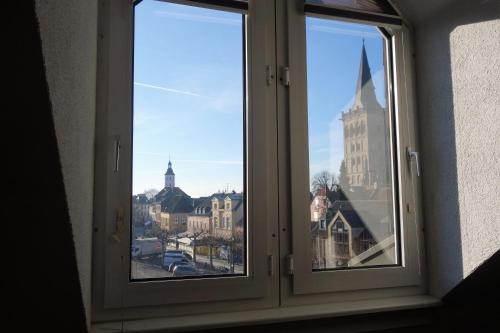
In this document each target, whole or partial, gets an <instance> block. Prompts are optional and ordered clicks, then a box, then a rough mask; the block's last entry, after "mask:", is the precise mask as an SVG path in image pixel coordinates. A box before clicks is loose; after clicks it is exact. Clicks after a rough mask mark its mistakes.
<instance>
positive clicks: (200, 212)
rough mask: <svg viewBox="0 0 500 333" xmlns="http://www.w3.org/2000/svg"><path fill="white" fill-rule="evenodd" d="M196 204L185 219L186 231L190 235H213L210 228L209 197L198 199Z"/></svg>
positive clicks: (210, 203)
mask: <svg viewBox="0 0 500 333" xmlns="http://www.w3.org/2000/svg"><path fill="white" fill-rule="evenodd" d="M197 201H198V204H197V205H196V206H195V207H194V209H193V211H192V212H191V213H189V214H188V217H187V231H188V233H189V234H191V235H195V234H200V233H201V234H206V235H212V234H213V226H212V222H211V220H212V199H211V197H202V198H199V199H198V200H197Z"/></svg>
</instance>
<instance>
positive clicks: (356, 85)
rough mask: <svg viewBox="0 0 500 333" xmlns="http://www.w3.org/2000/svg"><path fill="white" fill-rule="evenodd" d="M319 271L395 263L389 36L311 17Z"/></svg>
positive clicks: (314, 229)
mask: <svg viewBox="0 0 500 333" xmlns="http://www.w3.org/2000/svg"><path fill="white" fill-rule="evenodd" d="M306 28H307V34H306V37H307V82H308V86H307V89H308V119H309V171H310V190H311V193H310V198H311V200H310V212H311V221H310V224H311V246H312V254H313V258H312V268H313V270H321V269H338V268H348V267H361V266H362V267H366V266H380V265H392V264H396V263H397V260H396V233H395V214H394V197H395V194H394V184H393V175H392V172H393V166H392V157H391V156H392V145H391V135H390V132H391V131H390V127H391V126H390V119H391V117H390V115H389V112H388V107H387V99H388V98H387V78H386V68H385V66H386V61H385V51H384V50H385V38H384V37H383V36H382V35H381V34H380V32H379V31H378V30H377V29H376V28H374V27H372V26H368V25H361V24H353V23H345V22H339V21H334V20H326V19H318V18H312V17H307V19H306Z"/></svg>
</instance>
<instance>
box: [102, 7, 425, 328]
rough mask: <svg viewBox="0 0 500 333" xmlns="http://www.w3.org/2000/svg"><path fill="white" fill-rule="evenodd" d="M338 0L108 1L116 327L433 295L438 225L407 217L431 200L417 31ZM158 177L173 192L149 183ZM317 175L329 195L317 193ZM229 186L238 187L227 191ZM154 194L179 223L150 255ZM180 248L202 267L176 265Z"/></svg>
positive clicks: (106, 232) (106, 235) (105, 236)
mask: <svg viewBox="0 0 500 333" xmlns="http://www.w3.org/2000/svg"><path fill="white" fill-rule="evenodd" d="M337 2H338V1H321V2H320V1H312V0H311V1H299V0H289V1H281V0H279V1H275V0H269V1H254V0H250V3H248V1H243V0H228V1H222V2H215V1H201V0H200V1H196V0H186V1H173V0H172V1H168V0H165V1H152V0H143V1H136V2H135V4H134V3H132V2H130V1H125V0H124V1H111V0H103V9H102V11H101V12H100V15H101V14H102V20H103V23H102V24H101V26H100V36H102V39H100V46H99V50H100V51H99V52H100V57H99V59H100V60H99V61H100V63H99V66H100V67H99V68H100V70H99V76H100V83H101V85H100V86H101V89H100V90H99V98H98V101H99V103H98V108H99V112H98V115H99V117H98V118H99V119H98V122H97V132H98V135H96V140H97V145H96V147H97V148H96V149H97V154H98V155H99V156H107V157H108V158H102V159H96V199H95V200H96V203H99V204H98V205H97V204H96V207H97V208H96V225H97V226H98V228H97V230H99V231H98V232H97V233H96V236H95V240H96V242H95V246H96V251H94V253H102V254H103V255H102V256H99V257H97V256H96V257H95V262H94V265H95V271H96V288H94V289H95V291H94V293H95V294H94V296H95V299H96V304H97V305H96V313H98V314H99V315H100V316H101V317H102V318H106V320H122V319H129V318H130V319H132V318H138V316H140V315H138V313H147V310H148V309H154V311H155V312H154V313H155V315H156V314H158V315H159V316H181V315H182V316H189V315H193V311H196V312H198V313H202V312H205V313H206V312H227V311H231V310H233V309H234V310H245V309H249V308H252V309H258V308H261V309H264V308H269V307H271V306H278V305H277V304H285V305H295V304H315V303H317V302H318V300H320V301H321V302H323V303H327V302H329V301H335V300H336V297H339V296H338V295H339V294H337V292H340V293H341V295H344V294H342V293H349V296H348V298H349V299H352V300H360V299H363V297H366V295H370V297H376V295H377V293H379V294H380V290H383V289H384V288H387V289H390V290H391V295H404V293H405V289H404V288H408V287H418V286H420V285H421V277H420V276H419V273H418V272H419V271H418V265H417V263H418V261H419V260H420V257H419V256H420V254H419V252H418V251H417V248H418V247H417V243H418V242H420V241H421V234H420V233H419V231H418V230H421V229H420V228H419V223H420V221H418V220H415V216H420V215H421V214H413V215H412V214H409V213H408V212H407V211H406V210H405V209H401V207H406V205H407V204H408V205H410V206H411V207H416V202H417V201H416V199H415V198H418V196H419V193H418V192H416V191H417V189H418V186H415V187H413V186H414V185H412V184H416V183H417V180H416V179H413V178H412V177H413V175H412V174H411V173H410V172H409V171H408V170H411V168H409V167H408V161H407V159H406V158H405V155H404V153H403V152H404V151H405V149H406V147H408V146H411V145H412V144H411V143H412V142H415V141H414V140H415V139H414V137H415V136H414V133H413V127H412V126H408V124H410V125H411V124H412V119H413V116H411V115H412V113H413V112H414V111H413V109H411V105H413V103H412V101H411V100H407V99H408V98H410V97H411V92H410V91H406V87H409V86H411V85H410V84H409V82H410V81H409V80H411V77H412V69H411V67H409V66H410V64H411V61H409V58H408V56H409V50H408V49H406V47H407V45H409V43H406V41H407V39H408V38H409V37H408V33H407V30H406V28H405V27H404V26H402V25H401V19H400V18H399V17H397V14H396V15H394V14H386V13H385V12H384V14H383V15H381V14H380V13H378V14H377V12H374V13H371V14H370V15H369V16H366V15H365V14H366V13H365V14H363V13H362V12H360V11H359V10H358V9H359V8H358V9H355V10H353V9H352V8H350V7H349V6H348V7H345V6H344V5H345V3H346V2H345V1H343V2H338V3H337ZM382 2H383V1H382ZM331 3H337V5H336V6H335V8H334V9H332V8H333V7H331V6H329V4H331ZM340 3H343V4H344V5H342V4H340ZM384 3H385V2H384ZM339 4H340V5H339ZM339 8H340V9H339ZM353 15H355V16H356V15H359V17H358V16H356V17H357V19H356V20H355V23H353V22H346V21H344V19H345V18H352V16H353ZM388 15H389V16H388ZM101 30H102V31H101ZM173 32H175V33H173ZM403 37H404V38H405V43H403V42H402V41H403ZM403 58H404V60H405V61H403ZM287 69H288V71H287ZM287 73H289V75H287ZM288 77H289V78H290V82H287V78H288ZM336 87H344V88H343V89H336ZM131 91H132V93H131ZM395 92H397V93H398V95H394V93H395ZM339 115H340V116H339ZM396 115H397V117H396ZM339 118H340V119H339ZM401 124H405V126H401ZM373 127H375V129H379V130H377V131H371V129H372V128H373ZM208 128H210V129H213V128H215V129H216V130H215V131H213V130H207V129H208ZM342 131H343V133H344V135H342ZM354 137H356V139H354ZM364 141H366V142H367V145H368V146H367V147H366V148H367V149H364V147H363V142H364ZM373 146H374V147H378V151H377V152H372V151H370V149H369V147H373ZM151 149H153V150H155V149H156V150H155V151H151ZM166 153H170V154H171V156H172V159H171V160H169V159H168V158H167V159H166V158H165V154H166ZM160 156H161V157H162V158H160ZM361 161H369V163H370V169H369V170H368V168H365V167H363V166H362V165H361ZM364 165H367V163H364ZM151 170H156V171H158V177H157V179H159V180H155V181H154V182H157V181H158V182H159V183H160V185H155V184H156V183H154V184H149V183H148V181H149V180H150V179H151V172H150V171H151ZM156 171H155V172H156ZM361 173H363V174H362V175H361ZM317 174H322V175H323V176H324V177H323V179H322V183H321V184H322V188H323V189H324V201H321V202H320V201H319V198H315V199H314V201H313V198H314V195H315V193H313V188H311V186H310V185H311V184H312V181H311V180H312V179H313V178H314V177H315V176H316V175H317ZM176 178H177V179H176ZM278 179H282V180H283V182H282V183H281V182H280V183H278ZM361 180H363V181H362V182H361ZM396 180H397V181H396ZM174 182H175V186H174V185H171V184H174ZM227 183H229V185H228V184H227ZM227 186H231V187H234V188H235V192H233V193H232V194H228V193H225V192H224V193H221V192H220V190H219V189H220V188H227ZM281 186H283V188H282V187H281ZM154 187H158V188H157V190H158V193H157V194H155V195H154V196H153V197H152V199H151V200H150V202H148V203H147V205H149V206H148V207H149V211H150V212H151V214H153V215H155V216H153V217H154V220H155V221H157V222H161V224H162V225H161V227H162V228H159V229H161V230H155V232H156V234H155V235H154V237H152V238H155V237H156V238H157V239H156V241H158V242H159V243H160V244H163V247H164V248H161V246H162V245H160V249H161V251H159V253H152V254H151V256H152V259H151V262H144V261H139V260H136V258H133V256H132V254H131V251H130V250H131V244H132V242H133V241H134V239H131V237H132V236H131V235H132V233H130V232H129V231H130V228H131V226H132V224H133V223H134V221H133V220H132V219H133V216H139V215H140V214H134V213H136V212H138V211H139V210H140V209H142V207H140V206H139V204H138V201H137V200H135V198H137V197H136V196H138V195H140V194H141V193H142V192H143V191H144V190H146V189H150V188H154ZM322 195H323V194H322ZM228 196H229V198H231V201H230V202H225V201H226V198H228ZM236 196H239V197H240V198H241V201H240V199H237V200H235V199H233V198H235V197H236ZM131 198H132V199H131ZM321 198H323V196H322V197H321ZM322 200H323V199H322ZM231 202H232V204H231ZM200 206H203V207H207V208H208V209H207V212H208V213H207V212H206V211H205V209H204V208H200ZM315 207H316V208H315ZM210 208H211V209H210ZM287 209H289V210H287ZM416 209H417V208H416ZM162 210H163V211H162ZM155 212H156V213H155ZM160 213H161V214H160ZM202 214H203V215H202ZM205 214H206V215H205ZM224 214H228V215H231V216H227V215H226V216H224ZM160 215H162V216H160ZM196 216H197V217H196ZM193 217H195V218H196V219H195V220H192V218H193ZM170 218H173V219H174V220H173V222H174V223H175V226H174V225H170V222H171V221H170ZM220 219H222V221H221V220H220ZM290 221H291V222H290ZM318 221H319V223H318ZM313 222H314V223H313ZM289 223H291V228H289V227H288V226H289ZM186 224H187V225H188V226H189V229H193V230H188V228H186ZM208 224H210V225H208ZM380 226H381V228H379V227H380ZM200 230H201V231H203V233H202V234H200ZM193 231H195V232H193ZM278 233H279V234H278ZM278 235H279V237H278ZM278 240H281V241H282V242H285V243H283V244H277V243H276V242H278ZM136 241H137V240H136ZM375 246H377V248H380V250H379V251H378V252H377V253H375V254H373V255H372V254H370V255H369V256H368V255H366V253H365V252H367V251H368V252H369V251H373V248H374V247H375ZM279 249H281V252H280V251H279ZM283 249H287V250H283ZM292 250H293V251H292ZM179 251H184V252H182V253H181V252H179ZM283 251H284V252H283ZM285 252H286V253H285ZM174 253H177V254H179V253H181V254H180V255H181V256H184V257H185V258H186V261H187V262H189V265H186V266H189V267H190V268H187V267H184V268H181V269H178V270H177V271H175V270H174V271H173V272H171V271H170V270H169V269H167V268H166V266H167V265H169V263H170V262H171V261H172V260H173V259H172V257H173V256H174V255H173V254H174ZM364 253H365V254H364ZM378 253H382V254H383V258H382V257H377V255H378ZM186 254H188V255H186ZM284 255H286V256H289V257H287V258H288V259H287V260H288V262H291V263H293V265H291V264H290V266H288V267H284V266H283V265H286V262H287V260H284V259H285V258H284ZM155 256H156V257H155ZM374 258H377V260H373V259H374ZM379 259H380V260H379ZM382 259H383V260H382ZM179 267H181V266H178V267H177V268H179ZM358 268H362V269H358ZM375 268H376V269H375ZM285 271H287V272H289V274H279V273H277V272H285ZM339 281H340V282H339ZM280 284H281V286H283V285H285V284H286V285H288V286H289V288H280ZM276 290H278V291H277V292H276ZM360 290H363V292H360ZM375 290H377V292H375ZM271 291H273V292H271ZM280 300H283V303H280ZM117 309H119V310H117ZM137 309H139V310H140V311H138V312H137Z"/></svg>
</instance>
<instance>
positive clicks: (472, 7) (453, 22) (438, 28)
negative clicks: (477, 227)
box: [402, 0, 499, 297]
mask: <svg viewBox="0 0 500 333" xmlns="http://www.w3.org/2000/svg"><path fill="white" fill-rule="evenodd" d="M498 4H499V2H498V1H497V0H489V1H488V0H486V1H478V2H476V1H455V2H453V3H452V4H448V5H447V6H445V7H444V8H442V9H440V10H439V11H438V12H435V13H433V15H432V16H429V17H426V18H424V19H421V20H420V21H419V20H417V22H414V28H415V31H416V35H415V37H416V38H415V50H416V61H415V62H416V76H417V87H418V110H419V115H418V117H419V127H420V147H421V157H422V170H423V205H424V221H425V231H426V232H425V237H426V242H427V254H426V256H427V262H428V267H429V276H430V281H429V282H430V283H429V287H430V292H431V294H433V295H435V296H438V297H442V296H443V295H444V294H446V293H447V292H448V291H449V290H450V289H451V288H453V287H454V286H455V285H457V284H458V283H460V281H461V280H462V279H463V257H462V251H463V249H462V241H463V237H462V234H461V232H462V231H461V227H460V222H461V221H460V207H459V203H460V201H459V196H458V184H457V180H458V174H457V150H456V149H457V142H456V126H457V124H455V119H456V117H455V116H456V110H455V105H454V87H453V76H452V74H453V73H452V68H451V65H452V55H451V54H450V50H451V48H450V37H451V33H452V32H453V31H454V29H456V28H457V27H458V26H461V25H467V24H473V23H477V22H484V21H488V20H492V19H498V16H499V14H498V13H499V9H498ZM405 5H410V4H409V3H408V2H406V3H404V4H403V6H402V7H403V8H404V7H405ZM411 5H415V4H411ZM422 5H423V4H422ZM417 6H418V5H417ZM415 9H416V10H417V8H415ZM455 93H456V92H455Z"/></svg>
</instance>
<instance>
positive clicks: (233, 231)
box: [212, 191, 244, 239]
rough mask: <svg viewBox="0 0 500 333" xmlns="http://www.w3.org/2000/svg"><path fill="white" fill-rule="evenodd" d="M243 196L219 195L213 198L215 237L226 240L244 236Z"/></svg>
mask: <svg viewBox="0 0 500 333" xmlns="http://www.w3.org/2000/svg"><path fill="white" fill-rule="evenodd" d="M243 207H244V205H243V194H242V193H236V192H235V191H233V192H231V193H218V194H215V195H213V196H212V221H213V225H214V233H213V234H214V236H215V237H221V238H225V239H230V238H231V237H241V236H242V234H243Z"/></svg>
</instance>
